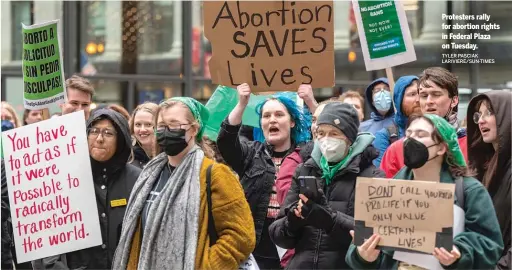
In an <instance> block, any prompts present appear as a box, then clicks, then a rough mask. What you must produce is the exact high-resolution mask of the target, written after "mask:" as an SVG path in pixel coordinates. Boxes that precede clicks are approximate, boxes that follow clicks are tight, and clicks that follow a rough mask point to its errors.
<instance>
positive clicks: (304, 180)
mask: <svg viewBox="0 0 512 270" xmlns="http://www.w3.org/2000/svg"><path fill="white" fill-rule="evenodd" d="M299 184H300V189H299V191H300V194H304V195H305V196H306V197H308V199H312V200H314V199H316V197H318V187H317V185H316V177H314V176H302V177H300V178H299Z"/></svg>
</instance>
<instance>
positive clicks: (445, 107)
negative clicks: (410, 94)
mask: <svg viewBox="0 0 512 270" xmlns="http://www.w3.org/2000/svg"><path fill="white" fill-rule="evenodd" d="M418 95H419V100H420V108H421V113H423V114H426V113H428V114H436V115H438V116H440V117H443V118H444V119H445V120H446V121H448V123H450V124H451V125H452V126H453V127H454V128H455V129H456V130H457V140H458V142H459V146H460V150H461V151H462V154H463V155H464V158H465V160H466V162H467V160H468V154H467V153H468V148H467V137H466V129H465V128H459V121H458V119H457V111H458V105H459V82H458V80H457V77H456V76H455V75H454V74H453V73H451V72H450V71H448V70H446V69H444V68H442V67H431V68H427V69H425V70H424V71H423V72H422V73H421V75H420V78H419V81H418ZM403 142H404V140H403V138H402V139H400V140H398V141H396V142H394V143H393V144H391V145H390V146H389V147H388V149H387V150H386V152H385V153H384V156H383V157H382V161H381V164H380V168H381V169H382V170H383V171H384V172H385V173H386V177H388V178H391V177H393V176H394V175H395V174H396V173H397V172H398V171H399V170H400V169H402V168H403V167H404V147H403V145H404V143H403Z"/></svg>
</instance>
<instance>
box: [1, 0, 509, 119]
mask: <svg viewBox="0 0 512 270" xmlns="http://www.w3.org/2000/svg"><path fill="white" fill-rule="evenodd" d="M402 2H403V3H404V6H405V9H406V13H407V18H408V21H409V27H410V30H411V35H412V37H413V42H414V46H415V50H416V55H417V58H418V60H417V61H415V62H413V63H409V64H405V65H402V66H398V67H394V68H393V72H394V76H395V78H398V77H399V76H402V75H406V74H419V73H420V72H421V71H422V70H423V69H424V68H426V67H429V66H444V67H446V68H448V69H450V70H451V71H453V72H454V73H455V74H456V75H457V76H458V77H459V81H460V92H461V94H463V97H462V98H461V106H462V108H461V110H459V111H460V113H461V114H463V113H465V111H466V110H465V108H464V104H467V101H469V99H470V98H471V96H472V95H474V94H476V93H478V92H479V91H486V90H488V89H507V88H512V85H511V84H512V77H511V76H510V74H512V19H511V16H510V14H512V2H507V1H482V2H476V1H453V2H452V1H445V0H440V1H417V0H405V1H402ZM351 8H352V7H351V2H350V1H334V29H335V33H334V35H335V44H334V45H335V57H336V59H335V64H336V86H335V87H334V89H331V88H326V89H318V90H316V92H315V95H316V96H317V98H318V99H324V98H328V97H330V96H332V95H337V94H339V92H340V89H343V90H347V89H359V90H360V91H361V89H363V88H364V87H365V85H367V84H368V83H369V82H370V81H371V80H372V79H374V78H376V77H380V76H385V73H384V71H377V72H367V71H366V70H365V67H364V61H363V57H362V54H361V51H360V49H359V46H358V39H357V34H356V33H357V31H356V30H355V25H354V23H353V14H351V13H352V12H351ZM484 13H485V14H488V15H490V16H491V19H490V21H491V22H492V23H496V24H498V25H500V27H501V28H500V30H493V31H490V32H489V33H491V35H492V38H491V39H490V40H481V41H478V46H479V50H478V54H479V57H480V58H489V59H495V63H494V64H443V63H442V54H443V53H447V52H446V51H445V50H442V49H441V46H442V44H443V43H446V40H442V39H441V35H442V34H443V33H447V31H449V30H443V28H442V26H441V25H442V23H445V24H452V25H453V24H457V23H458V24H463V23H464V22H461V21H451V22H450V21H443V20H442V17H441V14H484ZM0 17H1V26H2V27H1V37H2V39H1V40H2V45H1V69H2V70H1V71H2V90H3V91H2V100H7V101H8V102H10V103H12V104H13V105H14V106H15V107H16V109H17V110H18V111H20V110H22V109H23V108H22V95H21V92H22V89H23V83H22V81H23V80H22V73H21V55H22V53H21V48H22V44H21V23H24V24H26V25H30V24H34V23H41V22H45V21H49V20H54V19H60V21H61V24H60V29H59V33H60V37H61V42H62V46H63V57H64V70H65V74H66V77H68V76H69V75H71V74H75V73H79V74H81V75H83V76H85V77H88V78H89V79H90V80H91V81H93V83H94V85H95V87H96V91H97V95H96V97H95V102H96V103H118V104H121V105H123V106H125V107H126V108H127V109H128V110H130V111H131V110H132V109H133V108H134V107H135V106H136V105H137V104H139V103H142V102H144V101H157V102H158V101H160V100H162V99H163V98H167V97H172V96H183V95H184V96H192V97H194V98H197V99H199V100H202V101H206V100H208V98H209V96H210V95H211V94H212V92H213V91H214V90H215V87H216V86H215V85H213V84H212V83H211V81H210V80H209V70H208V64H207V62H208V59H209V57H210V56H211V48H210V46H209V43H208V41H207V40H206V39H205V38H204V36H203V33H202V25H203V23H202V1H183V2H182V1H140V2H139V1H84V2H73V1H2V2H1V16H0ZM464 31H467V30H453V33H459V32H460V33H466V32H464Z"/></svg>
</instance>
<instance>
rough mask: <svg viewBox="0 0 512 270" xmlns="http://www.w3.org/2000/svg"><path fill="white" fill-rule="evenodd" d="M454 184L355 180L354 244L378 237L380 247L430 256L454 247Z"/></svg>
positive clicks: (370, 179)
mask: <svg viewBox="0 0 512 270" xmlns="http://www.w3.org/2000/svg"><path fill="white" fill-rule="evenodd" d="M454 191H455V185H454V184H446V183H436V182H428V181H418V180H414V181H413V180H396V179H379V178H362V177H358V178H357V182H356V196H355V204H354V205H355V207H354V208H355V209H354V219H355V235H354V243H355V244H356V245H362V244H363V242H364V239H368V238H370V237H371V236H372V234H374V233H375V234H379V235H380V236H381V240H380V242H379V245H378V246H379V247H380V248H387V249H391V250H401V251H415V252H423V253H428V254H431V253H432V252H434V248H435V247H444V248H446V249H447V250H451V248H452V245H453V202H454Z"/></svg>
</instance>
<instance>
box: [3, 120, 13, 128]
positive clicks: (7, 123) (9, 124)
mask: <svg viewBox="0 0 512 270" xmlns="http://www.w3.org/2000/svg"><path fill="white" fill-rule="evenodd" d="M13 128H14V125H13V124H12V122H11V121H9V120H2V131H7V130H10V129H13Z"/></svg>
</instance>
